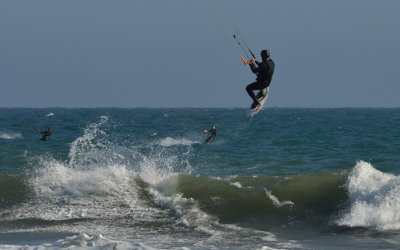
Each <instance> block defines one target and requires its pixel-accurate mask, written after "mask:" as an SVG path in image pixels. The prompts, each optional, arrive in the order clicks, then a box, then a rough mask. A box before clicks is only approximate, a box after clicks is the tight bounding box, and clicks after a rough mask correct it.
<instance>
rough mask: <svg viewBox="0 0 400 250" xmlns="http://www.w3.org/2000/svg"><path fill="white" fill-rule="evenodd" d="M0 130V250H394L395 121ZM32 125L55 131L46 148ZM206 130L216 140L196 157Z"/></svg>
mask: <svg viewBox="0 0 400 250" xmlns="http://www.w3.org/2000/svg"><path fill="white" fill-rule="evenodd" d="M49 114H52V115H49ZM10 117H14V118H15V117H18V118H19V119H17V120H19V121H21V122H19V123H18V122H17V124H15V123H16V122H15V121H12V120H11V119H9V118H10ZM0 118H1V119H0V131H4V132H0V135H3V137H4V138H2V137H0V146H1V149H2V150H1V152H0V248H1V249H55V248H68V249H104V248H106V249H108V248H117V249H171V248H172V249H360V248H363V249H381V248H386V249H395V248H398V245H399V244H400V237H399V236H400V216H399V215H398V214H399V211H400V198H399V197H398V195H397V194H398V191H399V190H400V177H399V176H398V172H399V171H398V168H397V165H398V163H399V162H400V161H399V160H400V159H399V158H400V155H399V152H400V144H399V142H398V140H397V135H398V129H397V126H396V125H397V124H398V122H399V121H400V109H267V110H264V111H262V112H260V113H259V114H258V115H257V116H255V117H253V118H250V117H247V116H246V110H245V109H62V108H54V109H0ZM27 121H29V123H32V124H35V125H36V126H38V127H39V128H47V126H52V129H53V134H52V136H51V138H50V140H49V141H47V142H42V141H40V140H39V139H40V134H38V133H37V132H36V131H35V130H34V129H33V128H32V126H29V125H27V123H28V122H27ZM212 124H215V125H216V127H217V131H218V133H217V137H216V139H215V141H214V142H213V143H212V144H204V143H203V142H204V140H205V139H206V137H207V135H206V134H204V133H203V132H202V130H203V129H208V128H209V127H211V125H212Z"/></svg>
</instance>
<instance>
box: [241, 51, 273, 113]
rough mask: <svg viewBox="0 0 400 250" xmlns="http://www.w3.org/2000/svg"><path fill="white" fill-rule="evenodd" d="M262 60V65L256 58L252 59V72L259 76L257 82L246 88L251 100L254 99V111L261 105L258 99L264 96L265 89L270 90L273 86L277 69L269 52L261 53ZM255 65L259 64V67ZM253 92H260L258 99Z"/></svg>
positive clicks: (252, 106)
mask: <svg viewBox="0 0 400 250" xmlns="http://www.w3.org/2000/svg"><path fill="white" fill-rule="evenodd" d="M261 59H262V62H261V63H260V62H258V61H256V60H255V59H254V58H253V59H251V61H250V63H249V64H250V68H251V71H253V73H254V74H256V75H257V78H256V81H255V82H253V83H250V84H249V85H247V87H246V91H247V93H248V94H249V96H250V97H251V99H253V104H252V105H251V108H252V109H253V108H255V107H257V106H258V105H260V103H259V102H258V100H257V98H260V97H261V96H262V95H263V90H264V89H266V90H268V89H267V88H268V87H269V85H270V84H271V79H272V75H273V74H274V69H275V63H274V61H272V59H271V58H270V52H269V51H268V50H263V51H261ZM255 64H257V66H256V65H255ZM253 90H259V91H260V92H259V93H258V94H257V97H256V95H255V94H254V92H253Z"/></svg>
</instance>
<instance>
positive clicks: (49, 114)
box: [46, 113, 54, 116]
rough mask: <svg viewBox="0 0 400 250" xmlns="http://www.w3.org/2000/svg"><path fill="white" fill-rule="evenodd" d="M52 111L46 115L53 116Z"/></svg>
mask: <svg viewBox="0 0 400 250" xmlns="http://www.w3.org/2000/svg"><path fill="white" fill-rule="evenodd" d="M53 115H54V113H48V114H47V115H46V116H53Z"/></svg>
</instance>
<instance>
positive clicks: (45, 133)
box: [33, 127, 51, 141]
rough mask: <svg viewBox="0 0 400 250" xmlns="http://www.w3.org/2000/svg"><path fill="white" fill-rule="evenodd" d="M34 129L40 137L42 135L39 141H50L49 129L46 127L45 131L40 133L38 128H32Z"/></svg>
mask: <svg viewBox="0 0 400 250" xmlns="http://www.w3.org/2000/svg"><path fill="white" fill-rule="evenodd" d="M33 128H34V129H36V130H37V131H38V132H39V133H40V134H41V135H43V137H42V138H41V139H40V140H41V141H47V140H48V139H50V138H49V137H50V135H51V128H50V127H48V128H47V131H41V130H40V129H38V128H35V127H33Z"/></svg>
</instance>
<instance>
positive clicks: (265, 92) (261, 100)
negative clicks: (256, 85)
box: [247, 87, 269, 116]
mask: <svg viewBox="0 0 400 250" xmlns="http://www.w3.org/2000/svg"><path fill="white" fill-rule="evenodd" d="M261 93H262V95H261ZM261 93H258V95H257V100H258V102H259V103H260V105H257V106H256V107H255V108H251V106H250V110H249V111H248V113H247V115H248V116H253V115H255V114H257V113H258V112H259V111H260V110H261V109H262V107H263V106H264V103H265V102H266V101H267V98H268V93H269V87H267V88H265V89H263V90H262V92H261ZM252 106H253V105H252Z"/></svg>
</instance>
